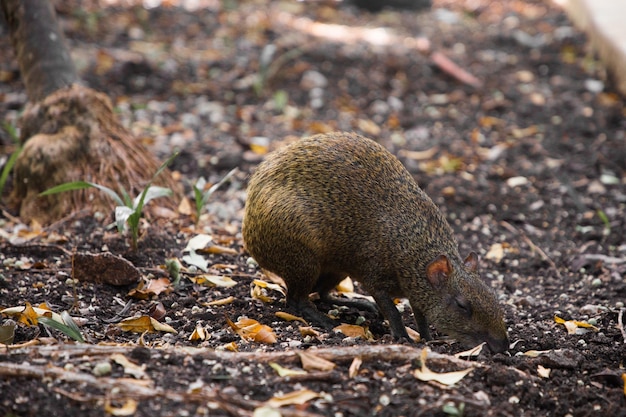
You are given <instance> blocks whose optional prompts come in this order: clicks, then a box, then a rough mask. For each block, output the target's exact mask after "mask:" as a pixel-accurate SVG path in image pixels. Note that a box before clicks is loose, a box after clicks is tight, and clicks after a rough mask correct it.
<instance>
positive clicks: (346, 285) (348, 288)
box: [335, 277, 354, 293]
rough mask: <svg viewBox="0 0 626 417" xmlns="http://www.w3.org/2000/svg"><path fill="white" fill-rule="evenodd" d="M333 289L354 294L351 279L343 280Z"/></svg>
mask: <svg viewBox="0 0 626 417" xmlns="http://www.w3.org/2000/svg"><path fill="white" fill-rule="evenodd" d="M335 289H336V290H337V291H339V292H342V293H343V292H354V282H352V278H350V277H346V278H344V279H343V280H342V281H341V282H340V283H339V284H337V286H336V287H335Z"/></svg>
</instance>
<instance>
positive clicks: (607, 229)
mask: <svg viewBox="0 0 626 417" xmlns="http://www.w3.org/2000/svg"><path fill="white" fill-rule="evenodd" d="M596 214H597V215H598V217H599V218H600V220H601V221H602V223H603V224H604V230H603V231H602V234H603V235H604V236H608V235H610V234H611V221H610V220H609V216H607V215H606V213H605V212H604V211H603V210H597V211H596Z"/></svg>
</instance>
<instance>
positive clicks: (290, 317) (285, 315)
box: [275, 311, 307, 324]
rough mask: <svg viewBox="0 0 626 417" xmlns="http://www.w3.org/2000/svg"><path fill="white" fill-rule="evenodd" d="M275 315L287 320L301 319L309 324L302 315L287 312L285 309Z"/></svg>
mask: <svg viewBox="0 0 626 417" xmlns="http://www.w3.org/2000/svg"><path fill="white" fill-rule="evenodd" d="M275 316H276V317H278V318H279V319H283V320H285V321H300V322H302V323H304V324H307V322H306V320H305V319H303V318H302V317H298V316H294V315H293V314H289V313H285V312H284V311H277V312H276V314H275Z"/></svg>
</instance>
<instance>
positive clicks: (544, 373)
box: [537, 365, 551, 378]
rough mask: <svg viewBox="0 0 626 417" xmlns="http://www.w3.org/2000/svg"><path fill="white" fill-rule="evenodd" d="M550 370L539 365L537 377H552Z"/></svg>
mask: <svg viewBox="0 0 626 417" xmlns="http://www.w3.org/2000/svg"><path fill="white" fill-rule="evenodd" d="M550 371H551V369H550V368H544V367H543V366H541V365H537V375H539V376H540V377H542V378H549V377H550Z"/></svg>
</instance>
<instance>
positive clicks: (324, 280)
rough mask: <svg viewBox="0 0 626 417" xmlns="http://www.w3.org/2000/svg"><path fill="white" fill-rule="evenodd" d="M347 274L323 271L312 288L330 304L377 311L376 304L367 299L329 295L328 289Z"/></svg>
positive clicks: (333, 286)
mask: <svg viewBox="0 0 626 417" xmlns="http://www.w3.org/2000/svg"><path fill="white" fill-rule="evenodd" d="M346 276H347V275H345V274H338V273H330V272H327V273H324V274H322V275H321V276H320V278H319V280H318V283H317V285H316V286H315V288H314V291H316V292H317V293H318V294H319V295H320V299H322V301H326V302H328V303H331V304H335V305H340V306H346V307H350V308H356V309H357V310H368V311H371V312H373V313H378V308H377V307H376V304H374V303H371V302H369V301H367V300H363V299H361V300H355V299H350V298H341V297H335V296H333V295H330V293H329V292H330V291H331V290H333V289H334V288H335V287H336V286H337V285H338V284H339V283H340V282H341V281H342V280H343V279H344V278H345V277H346Z"/></svg>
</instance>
